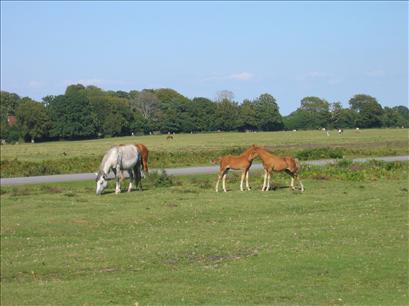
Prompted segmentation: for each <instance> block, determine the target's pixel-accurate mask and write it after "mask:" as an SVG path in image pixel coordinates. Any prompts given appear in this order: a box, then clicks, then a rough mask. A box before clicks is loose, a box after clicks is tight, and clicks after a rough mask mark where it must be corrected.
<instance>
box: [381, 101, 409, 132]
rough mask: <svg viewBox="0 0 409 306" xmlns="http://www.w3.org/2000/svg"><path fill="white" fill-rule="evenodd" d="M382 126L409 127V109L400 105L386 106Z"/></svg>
mask: <svg viewBox="0 0 409 306" xmlns="http://www.w3.org/2000/svg"><path fill="white" fill-rule="evenodd" d="M382 126H384V127H408V126H409V109H408V108H407V107H406V106H403V105H400V106H395V107H385V108H384V109H383V115H382Z"/></svg>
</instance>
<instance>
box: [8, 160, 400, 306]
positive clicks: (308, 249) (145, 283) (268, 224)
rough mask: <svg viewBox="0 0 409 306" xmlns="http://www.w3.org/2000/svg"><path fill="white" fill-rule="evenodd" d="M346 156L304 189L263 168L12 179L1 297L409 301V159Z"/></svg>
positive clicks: (16, 300)
mask: <svg viewBox="0 0 409 306" xmlns="http://www.w3.org/2000/svg"><path fill="white" fill-rule="evenodd" d="M399 165H400V166H399ZM406 165H407V164H406ZM344 167H347V168H345V169H344V170H347V171H344V170H342V169H341V168H340V169H338V168H335V167H326V168H320V169H318V168H317V169H316V170H306V172H304V174H305V175H306V177H307V178H305V179H304V184H305V186H306V192H305V193H303V194H301V193H299V192H290V191H289V190H288V189H286V188H283V189H277V190H276V191H270V192H265V193H263V192H261V191H259V190H258V188H259V187H260V186H261V177H260V175H259V174H260V173H259V174H254V175H252V176H251V178H250V181H251V184H252V186H253V188H254V189H253V190H252V191H250V192H240V191H238V189H239V186H238V181H237V179H238V176H237V175H231V176H229V179H228V187H229V189H230V190H231V191H230V192H228V193H227V194H225V193H218V194H216V193H215V192H214V191H213V187H214V180H215V176H214V175H212V176H196V177H185V178H177V181H173V183H171V186H170V187H155V186H156V185H155V184H154V185H152V184H149V183H147V184H146V187H147V190H146V191H144V192H132V193H130V194H128V193H122V194H120V195H115V194H113V193H112V192H113V182H110V185H109V188H108V190H107V193H106V194H105V195H103V196H100V197H97V196H95V195H94V188H95V186H94V185H95V183H94V182H78V183H70V184H52V185H35V186H34V185H33V186H20V187H5V188H3V187H2V189H1V192H2V196H1V198H2V201H1V246H2V253H1V292H2V294H1V304H2V305H46V304H47V305H107V304H113V305H119V304H120V305H133V304H134V303H136V302H138V303H139V305H165V304H166V305H175V304H178V305H193V304H213V305H226V304H230V305H238V304H241V305H254V304H271V305H407V301H408V291H407V289H408V278H407V273H408V262H407V259H408V258H407V255H408V231H407V221H408V220H407V219H408V214H407V212H408V181H407V175H408V172H407V167H406V168H405V167H402V165H401V164H394V163H391V164H383V163H374V164H373V166H371V167H369V166H366V165H359V166H358V165H346V166H344ZM327 168H328V169H327ZM321 169H322V170H321ZM331 169H333V170H331ZM311 171H312V172H311ZM314 171H316V172H317V173H316V174H314ZM331 171H339V175H340V176H337V175H336V174H337V172H331ZM354 172H355V173H356V174H357V175H358V176H356V175H353V174H354ZM324 174H325V175H324ZM343 175H345V176H343ZM336 177H338V178H339V179H336ZM386 178H388V179H386ZM174 180H176V179H174ZM274 181H275V182H278V183H279V184H287V183H288V178H284V177H281V176H280V177H277V176H275V177H274ZM158 182H160V184H163V181H159V180H157V181H156V183H157V184H159V183H158ZM165 183H166V182H165Z"/></svg>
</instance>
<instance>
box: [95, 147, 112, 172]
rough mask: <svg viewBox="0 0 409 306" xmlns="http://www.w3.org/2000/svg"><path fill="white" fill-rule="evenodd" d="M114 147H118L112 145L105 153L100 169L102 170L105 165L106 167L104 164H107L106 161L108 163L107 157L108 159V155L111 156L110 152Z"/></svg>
mask: <svg viewBox="0 0 409 306" xmlns="http://www.w3.org/2000/svg"><path fill="white" fill-rule="evenodd" d="M114 148H116V146H112V147H111V148H110V149H109V150H108V152H106V153H105V155H104V157H103V158H102V161H101V164H100V165H99V171H102V170H103V167H104V165H105V163H106V161H107V159H108V156H109V154H110V153H111V151H112V150H113V149H114Z"/></svg>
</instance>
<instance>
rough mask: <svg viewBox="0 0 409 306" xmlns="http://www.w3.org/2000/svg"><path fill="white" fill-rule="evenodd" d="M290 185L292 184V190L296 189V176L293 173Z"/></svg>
mask: <svg viewBox="0 0 409 306" xmlns="http://www.w3.org/2000/svg"><path fill="white" fill-rule="evenodd" d="M290 186H291V189H292V190H295V187H294V176H293V175H291V183H290Z"/></svg>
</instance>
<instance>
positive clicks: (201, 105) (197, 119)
mask: <svg viewBox="0 0 409 306" xmlns="http://www.w3.org/2000/svg"><path fill="white" fill-rule="evenodd" d="M190 114H191V118H192V121H193V131H214V130H215V129H216V124H215V116H216V103H214V102H212V101H211V100H209V99H207V98H203V97H196V98H193V100H192V103H191V108H190Z"/></svg>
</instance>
